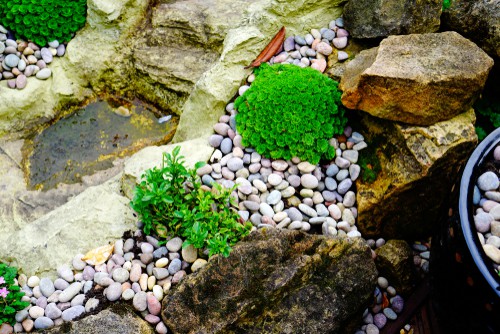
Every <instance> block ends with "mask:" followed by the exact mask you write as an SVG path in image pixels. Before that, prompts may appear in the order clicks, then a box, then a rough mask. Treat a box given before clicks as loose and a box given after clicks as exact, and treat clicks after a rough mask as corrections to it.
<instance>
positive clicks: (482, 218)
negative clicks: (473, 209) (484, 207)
mask: <svg viewBox="0 0 500 334" xmlns="http://www.w3.org/2000/svg"><path fill="white" fill-rule="evenodd" d="M492 221H493V216H492V215H490V214H489V213H487V212H480V213H478V214H477V215H475V216H474V224H475V226H476V230H477V231H478V232H481V233H486V232H488V231H489V230H490V225H491V222H492Z"/></svg>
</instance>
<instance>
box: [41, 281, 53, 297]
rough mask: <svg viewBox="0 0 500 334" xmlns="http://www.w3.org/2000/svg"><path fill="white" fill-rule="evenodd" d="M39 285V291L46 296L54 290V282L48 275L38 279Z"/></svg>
mask: <svg viewBox="0 0 500 334" xmlns="http://www.w3.org/2000/svg"><path fill="white" fill-rule="evenodd" d="M39 286H40V292H41V293H42V295H44V296H45V297H47V298H48V297H50V296H51V295H52V294H53V293H54V291H55V290H56V289H55V287H54V283H53V282H52V280H51V279H50V278H48V277H44V278H42V279H41V280H40V283H39Z"/></svg>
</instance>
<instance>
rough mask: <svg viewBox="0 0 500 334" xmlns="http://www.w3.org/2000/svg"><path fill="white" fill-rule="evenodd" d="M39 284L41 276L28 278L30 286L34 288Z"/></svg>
mask: <svg viewBox="0 0 500 334" xmlns="http://www.w3.org/2000/svg"><path fill="white" fill-rule="evenodd" d="M39 284H40V278H39V277H38V276H30V278H28V286H29V287H30V288H34V287H35V286H38V285H39Z"/></svg>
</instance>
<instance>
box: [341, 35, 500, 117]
mask: <svg viewBox="0 0 500 334" xmlns="http://www.w3.org/2000/svg"><path fill="white" fill-rule="evenodd" d="M492 67H493V60H492V59H491V58H490V57H489V56H488V55H487V54H486V53H484V52H483V51H482V50H481V49H480V48H478V47H477V46H476V45H475V44H474V43H472V42H470V41H469V40H467V39H465V38H463V37H462V36H460V35H459V34H457V33H455V32H444V33H439V34H421V35H407V36H390V37H388V38H386V39H384V40H383V41H382V42H381V43H380V46H379V47H378V49H370V50H367V51H364V52H361V53H360V54H359V55H358V57H357V58H355V59H354V60H353V61H351V62H350V63H349V64H348V65H347V67H346V70H345V73H344V77H343V80H342V81H341V89H342V90H343V91H344V93H343V94H342V103H343V104H344V105H345V106H346V107H348V108H350V109H359V110H363V111H366V112H368V113H370V114H371V115H373V116H377V117H380V118H384V119H389V120H393V121H399V122H404V123H409V124H415V125H431V124H434V123H436V122H440V121H444V120H448V119H450V118H452V117H454V116H456V115H458V114H460V113H462V112H465V111H467V110H468V109H469V108H470V107H471V106H472V103H473V102H474V101H475V99H476V98H477V97H478V96H479V94H480V92H481V90H482V88H483V86H484V84H485V82H486V78H487V77H488V73H489V71H490V69H491V68H492Z"/></svg>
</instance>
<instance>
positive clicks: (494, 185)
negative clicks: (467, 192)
mask: <svg viewBox="0 0 500 334" xmlns="http://www.w3.org/2000/svg"><path fill="white" fill-rule="evenodd" d="M499 185H500V181H499V180H498V176H497V175H496V174H495V173H493V172H486V173H483V174H482V175H481V176H479V178H478V179H477V186H478V187H479V189H481V190H483V191H489V190H496V189H498V186H499Z"/></svg>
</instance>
